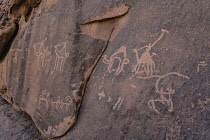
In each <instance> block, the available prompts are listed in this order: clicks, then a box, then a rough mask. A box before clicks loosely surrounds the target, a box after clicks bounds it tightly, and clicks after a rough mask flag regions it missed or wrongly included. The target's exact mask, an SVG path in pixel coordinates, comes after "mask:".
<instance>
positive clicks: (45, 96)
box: [38, 90, 50, 110]
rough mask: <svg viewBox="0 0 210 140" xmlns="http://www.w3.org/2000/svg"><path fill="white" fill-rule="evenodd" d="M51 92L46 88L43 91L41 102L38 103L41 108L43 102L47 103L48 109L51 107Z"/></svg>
mask: <svg viewBox="0 0 210 140" xmlns="http://www.w3.org/2000/svg"><path fill="white" fill-rule="evenodd" d="M49 96H50V93H49V92H47V91H46V90H44V91H43V92H42V94H41V95H40V98H39V103H38V107H39V109H41V103H42V102H43V103H44V104H45V107H46V108H47V110H48V109H49V107H50V97H49Z"/></svg>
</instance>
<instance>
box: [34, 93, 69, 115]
mask: <svg viewBox="0 0 210 140" xmlns="http://www.w3.org/2000/svg"><path fill="white" fill-rule="evenodd" d="M54 99H55V98H54ZM43 103H44V107H46V109H47V110H48V109H49V108H50V107H55V109H56V110H65V111H68V109H69V106H70V105H72V103H73V99H72V98H71V97H70V96H66V97H65V98H63V99H61V97H60V96H58V97H56V100H53V99H51V98H50V93H49V92H47V91H46V90H44V91H43V92H42V94H41V95H40V98H39V103H38V108H39V109H41V107H43V106H41V104H43Z"/></svg>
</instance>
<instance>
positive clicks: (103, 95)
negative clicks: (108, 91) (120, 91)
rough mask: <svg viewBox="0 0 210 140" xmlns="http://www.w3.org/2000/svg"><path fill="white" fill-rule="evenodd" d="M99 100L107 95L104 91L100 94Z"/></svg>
mask: <svg viewBox="0 0 210 140" xmlns="http://www.w3.org/2000/svg"><path fill="white" fill-rule="evenodd" d="M98 96H99V100H101V99H102V98H103V97H105V94H104V91H103V92H101V93H99V94H98Z"/></svg>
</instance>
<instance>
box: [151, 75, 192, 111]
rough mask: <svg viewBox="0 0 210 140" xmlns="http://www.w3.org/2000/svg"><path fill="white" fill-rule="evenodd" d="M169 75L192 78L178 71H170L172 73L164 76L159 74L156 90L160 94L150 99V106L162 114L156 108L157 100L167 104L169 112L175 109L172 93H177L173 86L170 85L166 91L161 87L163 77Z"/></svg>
mask: <svg viewBox="0 0 210 140" xmlns="http://www.w3.org/2000/svg"><path fill="white" fill-rule="evenodd" d="M169 75H176V76H179V77H182V78H185V79H190V78H189V77H188V76H185V75H182V74H180V73H177V72H170V73H168V74H165V75H163V76H158V75H157V76H156V77H157V78H158V79H157V81H156V83H155V92H156V93H157V94H159V97H158V98H157V99H151V100H149V101H148V106H149V108H150V109H152V110H154V111H155V112H157V113H158V114H160V113H159V111H158V110H157V109H156V105H155V103H157V102H160V103H162V104H164V105H166V106H167V107H168V111H169V112H172V111H173V110H174V107H173V100H172V97H171V95H172V94H174V93H175V90H174V89H173V88H172V87H168V88H167V89H166V91H164V90H163V88H159V85H160V81H161V80H162V79H164V78H165V77H166V76H169Z"/></svg>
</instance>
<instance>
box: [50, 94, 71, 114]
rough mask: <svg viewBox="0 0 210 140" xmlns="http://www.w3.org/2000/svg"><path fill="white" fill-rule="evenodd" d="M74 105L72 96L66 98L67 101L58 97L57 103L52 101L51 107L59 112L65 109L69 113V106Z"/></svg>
mask: <svg viewBox="0 0 210 140" xmlns="http://www.w3.org/2000/svg"><path fill="white" fill-rule="evenodd" d="M72 103H73V100H72V98H71V97H70V96H66V97H65V99H64V100H63V101H62V100H61V97H60V96H59V97H57V100H56V101H53V100H51V105H52V106H54V105H55V107H56V109H57V110H63V109H65V110H66V111H68V109H69V106H70V105H71V104H72Z"/></svg>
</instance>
